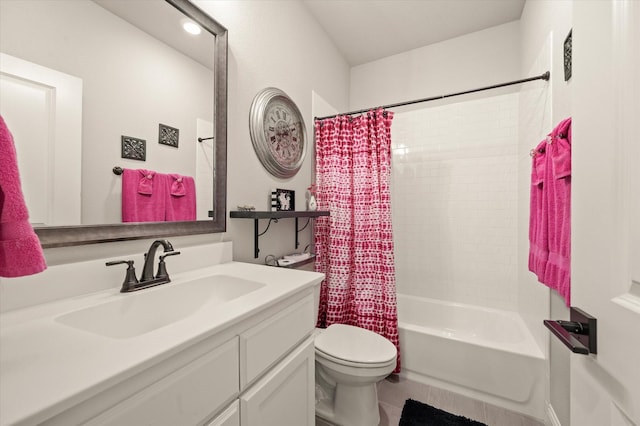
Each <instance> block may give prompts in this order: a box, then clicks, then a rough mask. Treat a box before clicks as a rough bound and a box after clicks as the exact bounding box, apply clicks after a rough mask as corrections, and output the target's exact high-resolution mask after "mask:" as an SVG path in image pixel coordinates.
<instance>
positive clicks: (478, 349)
mask: <svg viewBox="0 0 640 426" xmlns="http://www.w3.org/2000/svg"><path fill="white" fill-rule="evenodd" d="M398 323H399V324H398V326H399V334H400V351H401V356H402V372H401V374H400V375H401V376H404V377H406V378H407V379H409V380H414V381H417V382H421V383H426V384H428V385H434V386H437V387H441V388H445V389H448V390H451V391H453V392H457V393H461V394H463V395H467V396H470V397H473V398H476V399H480V400H482V401H485V402H488V403H491V404H495V405H498V406H501V407H503V408H506V409H509V410H513V411H518V412H521V413H524V414H528V415H530V416H534V417H537V418H543V417H544V398H545V392H544V383H545V380H544V379H545V360H544V356H543V354H542V351H541V350H540V348H539V347H538V345H537V344H536V343H535V341H534V340H533V337H532V335H531V333H530V332H529V330H528V329H527V327H526V326H525V325H524V322H523V321H522V319H521V318H520V316H519V315H518V314H517V313H514V312H508V311H500V310H496V309H488V308H482V307H477V306H472V305H464V304H459V303H450V302H444V301H439V300H435V299H428V298H423V297H416V296H410V295H404V294H398Z"/></svg>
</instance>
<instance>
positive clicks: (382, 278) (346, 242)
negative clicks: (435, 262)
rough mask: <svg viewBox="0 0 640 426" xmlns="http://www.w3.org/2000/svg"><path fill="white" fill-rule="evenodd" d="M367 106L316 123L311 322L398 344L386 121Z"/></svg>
mask: <svg viewBox="0 0 640 426" xmlns="http://www.w3.org/2000/svg"><path fill="white" fill-rule="evenodd" d="M392 119H393V113H392V112H390V111H383V110H382V109H377V110H372V111H369V112H368V113H366V114H364V115H361V116H358V117H348V116H338V117H335V118H328V119H324V120H316V122H315V143H316V197H317V199H316V201H317V203H318V209H319V210H328V211H329V212H330V216H328V217H327V216H324V217H319V218H318V219H317V221H316V227H315V246H316V270H317V271H319V272H323V273H324V274H326V279H325V281H324V282H323V283H322V287H321V293H320V311H319V315H318V326H319V327H328V326H329V325H331V324H349V325H354V326H358V327H361V328H365V329H367V330H371V331H373V332H375V333H378V334H380V335H382V336H384V337H386V338H387V339H388V340H390V341H391V342H392V343H393V344H394V345H395V346H396V348H397V349H398V362H397V365H396V370H395V372H399V371H400V350H399V349H400V347H399V342H398V316H397V309H396V285H395V265H394V257H393V234H392V229H391V199H390V178H391V121H392Z"/></svg>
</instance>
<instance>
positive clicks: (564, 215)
mask: <svg viewBox="0 0 640 426" xmlns="http://www.w3.org/2000/svg"><path fill="white" fill-rule="evenodd" d="M532 156H533V164H532V168H531V198H530V201H531V205H530V217H529V243H530V246H529V270H530V271H531V272H533V273H535V274H536V276H537V277H538V281H540V282H541V283H543V284H545V285H547V286H548V287H550V288H552V289H554V290H556V291H557V292H558V294H560V296H562V297H563V298H564V300H565V303H566V305H567V306H570V304H571V118H567V119H565V120H563V121H562V122H560V124H558V125H557V126H556V128H555V129H554V130H553V131H552V132H551V133H550V134H549V136H548V137H547V138H546V139H545V140H543V141H542V142H540V144H538V146H537V147H536V149H535V150H534V151H532Z"/></svg>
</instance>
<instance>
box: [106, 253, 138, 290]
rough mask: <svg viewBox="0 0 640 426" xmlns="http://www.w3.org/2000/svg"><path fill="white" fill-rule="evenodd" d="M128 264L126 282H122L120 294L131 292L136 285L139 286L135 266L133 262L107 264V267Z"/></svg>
mask: <svg viewBox="0 0 640 426" xmlns="http://www.w3.org/2000/svg"><path fill="white" fill-rule="evenodd" d="M123 263H126V264H127V265H128V266H127V273H126V275H125V277H124V281H123V282H122V289H121V290H120V292H128V291H131V289H132V288H133V287H135V285H136V284H138V278H137V277H136V268H135V267H134V266H133V260H112V261H111V262H107V263H105V265H106V266H113V265H120V264H123Z"/></svg>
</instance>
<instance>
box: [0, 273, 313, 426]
mask: <svg viewBox="0 0 640 426" xmlns="http://www.w3.org/2000/svg"><path fill="white" fill-rule="evenodd" d="M209 276H210V277H212V279H213V280H215V276H232V277H236V278H239V279H242V280H249V281H254V282H258V283H261V284H264V286H263V287H260V288H259V289H257V290H255V291H252V292H250V293H248V294H245V295H243V296H241V297H238V298H236V299H233V300H230V301H228V302H225V303H223V304H211V305H209V304H207V303H204V304H203V306H201V307H199V308H198V309H196V310H195V311H194V312H192V313H189V314H188V315H187V316H186V317H184V318H183V319H180V320H177V321H175V322H172V323H170V324H168V325H166V326H163V327H160V328H157V329H155V330H153V331H150V332H147V333H144V334H140V335H138V336H134V337H129V338H112V337H106V336H102V335H99V334H94V333H91V332H87V331H83V330H80V329H77V328H73V327H69V326H67V325H65V324H62V323H61V322H60V321H59V318H60V317H61V316H62V315H65V314H67V313H70V312H74V311H78V310H82V309H86V308H87V307H90V306H93V305H99V304H103V303H106V302H110V301H113V300H119V299H123V298H127V297H132V296H135V294H134V293H120V292H119V289H118V288H114V289H111V290H104V291H99V292H95V293H90V294H87V295H83V296H78V297H73V298H68V299H64V300H61V301H56V302H50V303H46V304H42V305H37V306H32V307H28V308H24V309H19V310H15V311H9V312H7V313H4V314H2V315H0V425H2V426H4V425H14V424H15V425H31V424H38V423H40V422H42V421H44V420H45V419H47V418H50V417H51V416H54V415H56V414H58V413H60V412H62V411H64V410H66V409H68V408H70V407H72V406H74V405H76V404H78V403H80V402H82V401H84V400H86V399H88V398H90V397H92V396H94V395H97V394H98V393H100V392H101V391H103V390H105V389H107V388H109V387H111V386H113V385H114V384H116V383H118V382H121V381H123V380H125V379H127V378H129V377H132V376H133V375H135V374H137V373H139V372H141V371H143V370H145V369H146V368H148V367H150V366H152V365H155V364H156V363H158V362H160V361H162V360H163V359H166V358H168V357H169V356H171V355H172V354H175V353H177V352H178V351H180V350H182V349H184V348H186V347H188V346H190V345H192V344H194V343H195V342H198V341H200V340H202V339H204V338H207V337H211V336H214V335H216V334H217V333H220V332H222V331H223V330H227V329H228V328H229V327H231V326H233V325H234V324H238V323H239V322H241V321H242V320H243V319H246V318H248V317H249V316H251V315H253V314H255V313H257V312H259V311H262V310H264V309H267V308H269V307H270V306H273V305H274V304H276V303H278V302H280V301H283V300H285V299H286V298H288V297H290V296H292V295H294V294H296V293H297V292H300V291H304V290H305V289H308V288H311V287H313V286H315V285H317V284H319V283H320V281H321V280H322V279H323V277H324V276H323V274H319V273H315V272H306V271H292V270H286V269H283V268H271V267H267V266H263V265H255V264H248V263H239V262H229V263H222V264H219V265H215V266H211V267H207V268H202V269H197V270H194V271H190V272H185V273H181V274H174V275H173V276H172V279H173V282H172V283H169V284H163V285H161V286H158V287H154V288H149V289H145V290H140V291H138V292H136V293H140V292H154V291H162V290H163V288H168V287H169V286H174V287H177V286H180V285H181V283H184V282H187V281H191V280H193V279H198V278H204V277H209ZM165 286H167V287H165ZM104 321H109V318H105V319H104Z"/></svg>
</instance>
